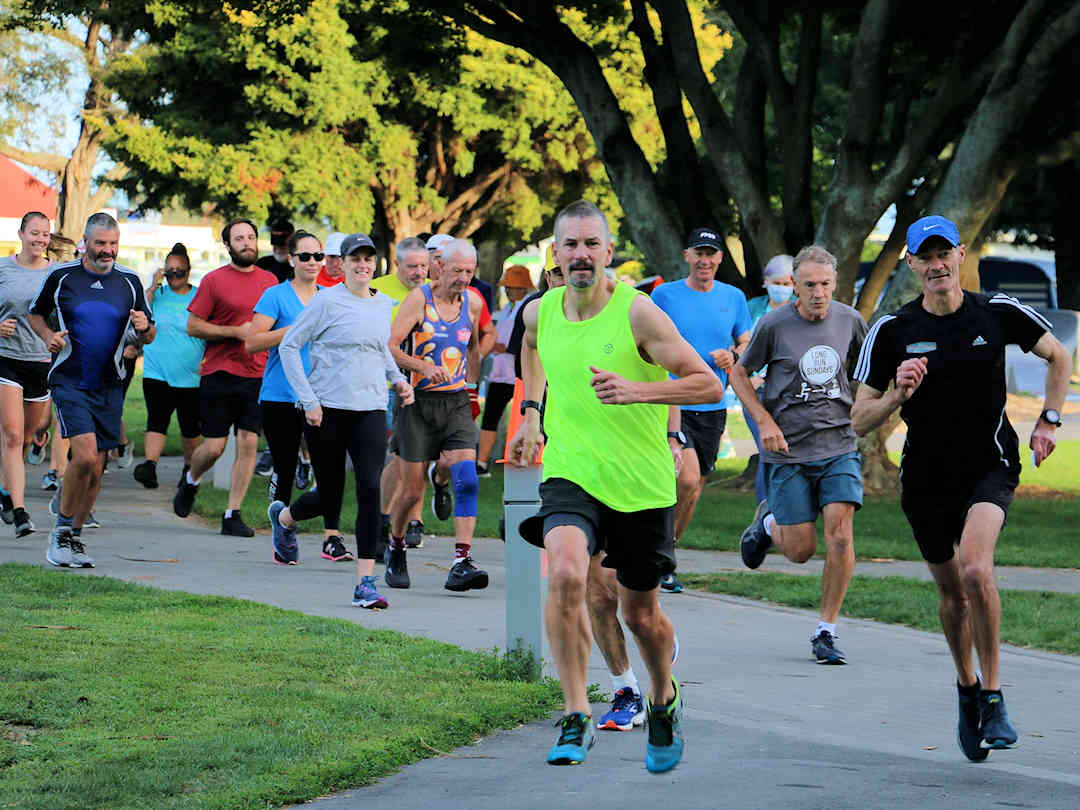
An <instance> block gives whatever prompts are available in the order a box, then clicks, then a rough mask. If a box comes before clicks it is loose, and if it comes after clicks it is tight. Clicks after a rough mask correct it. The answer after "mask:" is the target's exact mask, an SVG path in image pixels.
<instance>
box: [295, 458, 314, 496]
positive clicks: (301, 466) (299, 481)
mask: <svg viewBox="0 0 1080 810" xmlns="http://www.w3.org/2000/svg"><path fill="white" fill-rule="evenodd" d="M295 480H296V488H297V489H298V490H300V491H301V492H303V491H304V490H305V489H307V488H308V487H310V486H311V462H310V461H298V462H297V463H296V477H295Z"/></svg>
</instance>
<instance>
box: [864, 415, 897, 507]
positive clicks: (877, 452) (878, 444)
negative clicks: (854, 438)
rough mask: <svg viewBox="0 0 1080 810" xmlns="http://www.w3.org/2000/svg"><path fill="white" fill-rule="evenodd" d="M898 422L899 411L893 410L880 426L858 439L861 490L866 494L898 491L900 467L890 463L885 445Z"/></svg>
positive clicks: (887, 493)
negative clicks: (860, 460) (860, 462)
mask: <svg viewBox="0 0 1080 810" xmlns="http://www.w3.org/2000/svg"><path fill="white" fill-rule="evenodd" d="M898 424H900V412H899V411H894V412H893V413H892V414H891V415H890V416H889V418H888V419H886V420H885V422H884V423H883V424H882V425H881V427H879V428H878V429H877V430H872V431H870V432H869V433H867V434H866V435H865V436H863V437H862V438H860V439H859V453H860V454H862V478H863V492H865V493H866V494H868V495H896V494H898V493H899V491H900V476H899V473H900V468H899V467H897V466H896V465H895V464H893V463H892V460H891V459H890V458H889V451H888V449H887V447H886V445H885V442H886V441H887V440H888V438H889V436H891V435H892V432H893V431H894V430H896V426H897V425H898Z"/></svg>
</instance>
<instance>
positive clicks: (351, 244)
mask: <svg viewBox="0 0 1080 810" xmlns="http://www.w3.org/2000/svg"><path fill="white" fill-rule="evenodd" d="M362 248H367V249H368V250H370V251H371V252H372V253H374V252H375V243H374V242H372V241H371V237H370V236H368V235H367V234H366V233H351V234H349V235H348V236H346V237H345V241H343V242H342V243H341V255H342V256H351V255H352V254H353V253H355V252H356V251H358V250H361V249H362Z"/></svg>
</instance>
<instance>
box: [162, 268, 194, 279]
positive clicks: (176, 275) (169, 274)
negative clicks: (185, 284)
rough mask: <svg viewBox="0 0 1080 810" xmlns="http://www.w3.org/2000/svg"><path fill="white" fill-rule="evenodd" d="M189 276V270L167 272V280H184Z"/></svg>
mask: <svg viewBox="0 0 1080 810" xmlns="http://www.w3.org/2000/svg"><path fill="white" fill-rule="evenodd" d="M187 274H188V271H187V270H166V271H165V278H182V277H183V276H186V275H187Z"/></svg>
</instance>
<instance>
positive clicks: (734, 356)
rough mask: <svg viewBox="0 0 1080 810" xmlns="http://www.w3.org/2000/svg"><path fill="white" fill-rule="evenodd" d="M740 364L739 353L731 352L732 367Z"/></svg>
mask: <svg viewBox="0 0 1080 810" xmlns="http://www.w3.org/2000/svg"><path fill="white" fill-rule="evenodd" d="M738 362H739V353H738V352H737V351H735V350H734V349H732V350H731V365H733V366H734V365H735V364H736V363H738Z"/></svg>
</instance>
